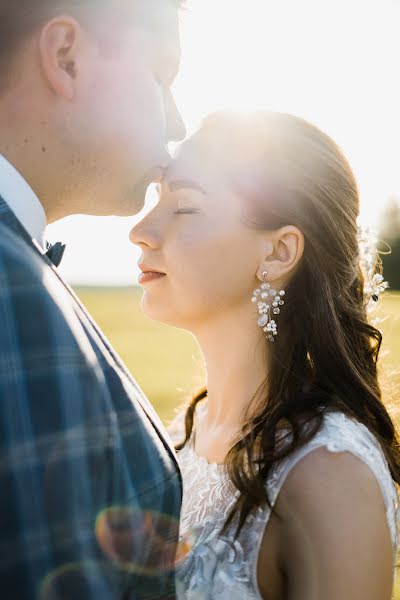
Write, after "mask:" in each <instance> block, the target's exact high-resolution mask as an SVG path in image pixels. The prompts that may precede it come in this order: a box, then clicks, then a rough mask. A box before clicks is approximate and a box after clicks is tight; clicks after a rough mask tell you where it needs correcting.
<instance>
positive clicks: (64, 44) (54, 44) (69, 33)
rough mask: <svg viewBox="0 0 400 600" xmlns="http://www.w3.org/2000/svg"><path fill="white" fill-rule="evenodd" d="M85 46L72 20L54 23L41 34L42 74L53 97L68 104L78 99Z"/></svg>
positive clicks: (76, 24) (51, 22) (46, 26)
mask: <svg viewBox="0 0 400 600" xmlns="http://www.w3.org/2000/svg"><path fill="white" fill-rule="evenodd" d="M81 46H82V30H81V27H80V25H79V23H78V22H77V21H75V19H73V18H72V17H57V18H55V19H52V20H51V21H49V22H48V23H47V24H46V25H45V27H44V28H43V29H42V31H41V33H40V40H39V50H40V59H41V67H42V72H43V74H44V76H45V78H46V81H47V83H48V86H49V87H50V89H51V90H52V91H53V93H55V94H56V95H58V96H61V97H62V98H64V99H66V100H72V99H73V98H74V96H75V92H76V80H77V75H78V57H79V50H80V48H81Z"/></svg>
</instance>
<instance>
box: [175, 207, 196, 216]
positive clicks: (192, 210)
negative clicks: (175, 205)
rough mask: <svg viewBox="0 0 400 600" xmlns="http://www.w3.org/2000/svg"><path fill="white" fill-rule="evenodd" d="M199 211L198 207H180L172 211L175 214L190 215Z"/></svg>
mask: <svg viewBox="0 0 400 600" xmlns="http://www.w3.org/2000/svg"><path fill="white" fill-rule="evenodd" d="M198 212H200V209H199V208H180V209H178V210H176V211H175V212H174V214H175V215H190V214H194V213H198Z"/></svg>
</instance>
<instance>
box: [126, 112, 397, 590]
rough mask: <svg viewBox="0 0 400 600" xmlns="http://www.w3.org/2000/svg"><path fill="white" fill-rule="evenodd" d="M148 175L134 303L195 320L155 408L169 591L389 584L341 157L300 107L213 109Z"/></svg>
mask: <svg viewBox="0 0 400 600" xmlns="http://www.w3.org/2000/svg"><path fill="white" fill-rule="evenodd" d="M159 193H160V198H159V202H158V204H157V205H156V206H155V208H154V209H153V210H151V211H150V212H149V214H147V216H146V217H145V218H144V219H143V220H142V221H141V222H140V223H139V224H137V225H136V226H135V227H134V229H133V230H132V234H131V239H132V241H133V243H135V244H137V245H138V246H139V247H140V248H141V250H142V259H141V265H140V266H141V269H142V271H143V273H142V275H141V277H140V283H141V284H142V286H143V289H144V295H143V300H142V305H143V309H144V311H145V312H146V314H147V315H149V316H150V317H151V318H153V319H157V320H160V321H163V322H165V323H169V324H172V325H174V326H176V327H179V328H184V329H187V330H189V331H191V332H192V333H193V334H194V335H195V337H196V338H197V340H198V342H199V344H200V347H201V349H202V352H203V354H204V357H205V361H206V367H207V380H208V381H207V390H205V391H203V392H202V393H200V394H198V395H197V396H196V397H195V398H194V399H193V401H192V402H191V403H190V405H189V406H188V407H187V408H185V409H184V410H183V411H181V412H180V413H179V414H178V415H177V417H176V418H175V419H174V422H173V423H172V424H171V426H170V434H171V436H172V437H173V439H174V441H175V442H176V449H177V451H178V459H179V462H180V466H181V470H182V476H183V486H184V496H183V506H182V516H181V536H182V538H181V542H182V543H181V553H180V556H179V559H178V563H177V585H178V597H179V598H187V599H189V598H190V599H204V598H218V599H219V600H225V599H229V600H235V599H238V600H239V599H240V600H243V599H245V598H246V599H247V598H248V599H255V598H257V599H260V598H262V599H264V600H283V599H285V600H286V599H295V600H321V599H323V600H339V599H340V600H345V599H351V600H389V599H390V598H391V591H392V584H393V567H394V564H395V563H394V561H395V555H396V549H397V533H396V528H397V516H398V515H397V513H398V498H397V492H396V487H395V485H394V482H396V483H399V482H400V454H399V443H398V439H397V437H396V433H395V430H394V426H393V423H392V421H391V419H390V417H389V415H388V413H387V411H386V409H385V407H384V405H383V403H382V401H381V391H380V387H379V384H378V380H377V364H376V363H377V358H378V353H379V347H380V344H381V334H380V332H379V331H378V330H377V329H375V328H374V327H373V326H372V325H371V324H370V323H369V322H368V319H367V301H368V300H369V297H368V296H367V295H366V294H364V291H363V290H364V286H365V285H366V284H367V283H368V282H366V281H365V280H364V274H363V272H362V269H361V268H360V248H359V244H358V236H357V223H356V219H357V215H358V212H359V196H358V191H357V185H356V182H355V179H354V176H353V174H352V172H351V170H350V167H349V165H348V163H347V161H346V160H345V158H344V157H343V155H342V153H341V152H340V150H339V149H338V147H337V146H336V145H335V144H334V142H333V141H332V140H331V139H330V138H329V137H328V136H327V135H325V134H324V133H322V132H321V131H320V130H318V129H317V128H316V127H314V126H312V125H310V124H309V123H307V122H305V121H303V120H301V119H299V118H296V117H293V116H290V115H285V114H279V113H265V112H260V113H255V114H251V115H234V114H224V113H220V114H215V115H212V116H211V117H209V118H208V119H207V120H206V121H205V123H204V124H203V126H202V128H201V129H200V131H199V132H197V133H196V134H195V135H194V136H193V137H192V138H191V139H189V140H188V141H187V142H185V143H184V144H183V145H182V147H181V149H180V151H179V153H178V155H177V158H176V160H175V161H174V163H173V165H172V166H171V168H170V169H169V171H168V173H167V175H166V177H165V180H164V181H163V183H162V185H161V186H160V189H159ZM379 284H380V285H379ZM377 286H378V290H377V291H379V289H380V290H383V288H384V284H383V283H381V282H380V281H379V277H378V281H377Z"/></svg>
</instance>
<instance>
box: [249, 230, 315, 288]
mask: <svg viewBox="0 0 400 600" xmlns="http://www.w3.org/2000/svg"><path fill="white" fill-rule="evenodd" d="M304 245H305V241H304V235H303V233H302V231H300V229H299V228H298V227H295V226H294V225H286V226H285V227H281V228H280V229H278V230H276V231H275V232H274V233H273V235H272V237H271V236H269V238H268V241H266V243H265V250H266V251H265V254H264V259H263V261H262V264H260V267H259V271H260V274H262V271H268V276H269V280H270V281H271V280H275V279H284V278H285V277H287V276H288V275H290V273H291V272H292V271H293V270H294V269H295V268H296V266H297V264H298V263H299V261H300V259H301V257H302V256H303V253H304ZM260 279H262V276H261V277H260Z"/></svg>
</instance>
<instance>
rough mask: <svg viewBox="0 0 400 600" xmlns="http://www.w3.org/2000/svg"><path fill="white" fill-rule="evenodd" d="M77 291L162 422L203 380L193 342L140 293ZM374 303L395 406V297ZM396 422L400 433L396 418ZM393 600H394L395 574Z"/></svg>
mask: <svg viewBox="0 0 400 600" xmlns="http://www.w3.org/2000/svg"><path fill="white" fill-rule="evenodd" d="M77 292H78V295H79V296H80V298H81V299H82V300H83V302H84V303H85V305H86V306H87V308H88V309H89V311H90V312H91V313H92V315H93V316H94V318H95V319H96V321H97V322H98V323H99V325H100V326H101V327H102V329H103V331H104V332H105V334H106V335H107V337H108V338H109V339H110V341H111V342H112V344H113V345H114V347H115V348H116V350H117V352H118V353H119V354H120V355H121V357H122V359H123V360H124V362H125V363H126V364H127V366H128V368H129V369H130V371H131V372H132V373H133V375H134V376H135V378H136V380H137V382H138V383H139V385H140V386H141V387H142V389H143V390H144V391H145V393H146V394H147V396H148V398H149V399H150V401H151V402H152V404H153V405H154V407H155V409H156V411H157V412H158V414H159V415H160V417H161V418H162V419H163V420H164V422H168V420H170V419H171V418H172V417H173V414H174V409H175V408H177V407H178V406H179V405H180V404H182V402H183V401H184V400H185V399H186V398H187V397H188V396H189V395H191V393H193V392H194V391H196V390H197V389H198V388H199V387H200V386H201V385H202V383H203V382H204V381H205V373H204V368H203V364H202V359H201V353H200V350H199V348H198V346H197V343H196V342H195V340H194V338H193V337H192V336H191V335H190V334H189V333H187V332H185V331H182V330H179V329H173V328H172V327H168V326H165V325H162V324H159V323H155V322H153V321H151V320H150V319H148V318H147V317H146V316H145V315H143V313H142V312H141V309H140V298H141V290H140V289H137V288H136V289H126V288H117V289H113V288H101V289H100V288H99V289H97V288H94V289H91V288H80V289H78V290H77ZM379 304H380V306H379V313H377V315H379V317H381V318H382V322H381V323H380V324H379V329H381V331H382V333H383V344H382V349H381V355H380V363H381V364H380V367H379V374H380V377H381V382H382V386H383V387H384V389H386V388H387V389H388V391H387V393H386V395H385V399H386V398H387V400H389V399H391V400H396V399H397V402H398V404H399V405H400V393H399V390H400V365H399V363H400V293H399V292H391V291H390V292H386V293H385V294H384V296H383V297H382V298H381V300H380V301H379ZM396 370H397V372H396ZM398 409H399V408H398V407H397V406H396V405H395V406H393V407H392V408H391V412H392V414H393V415H394V416H395V415H396V414H397V410H398ZM393 411H396V412H393ZM396 420H397V422H398V424H399V430H400V416H396ZM399 571H400V568H399ZM394 600H400V573H399V577H398V578H397V581H396V585H395V595H394Z"/></svg>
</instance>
